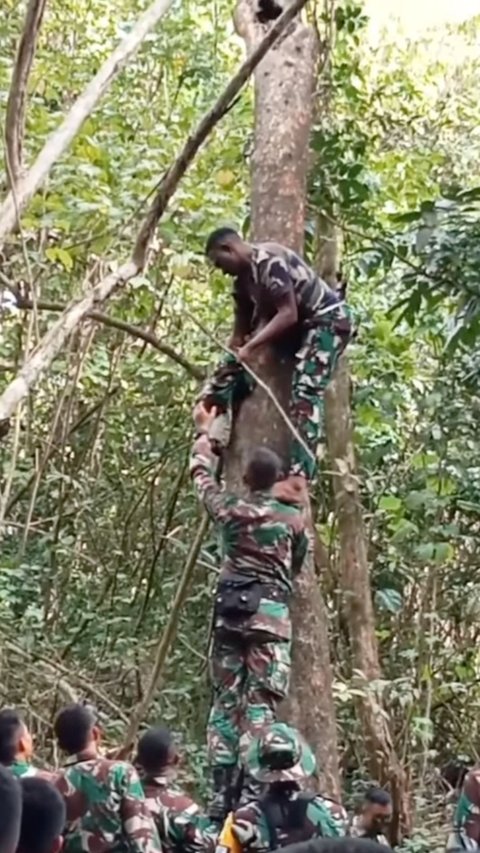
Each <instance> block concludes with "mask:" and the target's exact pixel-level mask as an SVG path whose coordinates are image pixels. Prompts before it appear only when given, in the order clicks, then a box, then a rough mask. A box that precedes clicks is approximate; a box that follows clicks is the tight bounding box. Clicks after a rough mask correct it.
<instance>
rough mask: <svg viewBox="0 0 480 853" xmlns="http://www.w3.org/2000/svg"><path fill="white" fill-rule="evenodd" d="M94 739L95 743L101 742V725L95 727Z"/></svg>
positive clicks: (93, 730)
mask: <svg viewBox="0 0 480 853" xmlns="http://www.w3.org/2000/svg"><path fill="white" fill-rule="evenodd" d="M92 739H93V740H94V741H95V743H100V741H101V739H102V730H101V728H100V726H94V727H93V729H92Z"/></svg>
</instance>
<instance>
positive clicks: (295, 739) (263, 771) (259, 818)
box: [232, 723, 348, 853]
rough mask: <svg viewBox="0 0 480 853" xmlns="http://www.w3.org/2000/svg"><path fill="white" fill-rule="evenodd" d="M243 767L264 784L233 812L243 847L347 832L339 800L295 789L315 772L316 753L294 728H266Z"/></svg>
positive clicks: (259, 847) (262, 848) (268, 847)
mask: <svg viewBox="0 0 480 853" xmlns="http://www.w3.org/2000/svg"><path fill="white" fill-rule="evenodd" d="M247 766H248V769H249V771H250V773H251V775H252V776H253V778H254V779H257V780H258V781H259V782H262V783H266V784H267V785H268V787H267V789H266V791H265V793H264V794H263V795H262V796H261V797H259V798H257V799H255V800H253V801H252V802H250V803H248V804H247V805H245V806H243V807H241V808H239V809H237V810H236V812H235V813H234V816H233V824H232V832H233V834H234V835H235V836H236V837H237V839H238V841H239V842H240V843H241V844H242V848H243V849H244V850H251V851H255V853H258V851H260V853H266V851H268V850H274V849H276V848H278V847H285V846H286V845H287V844H293V843H295V842H297V841H308V839H310V838H314V837H317V836H322V837H325V838H337V837H340V836H343V835H345V834H346V829H347V820H348V819H347V814H346V812H345V810H344V809H343V807H342V806H341V805H340V804H339V803H336V802H334V801H333V800H330V799H327V798H325V797H321V796H319V795H315V794H309V793H307V792H304V791H301V790H300V784H301V783H302V782H304V781H305V780H306V779H308V778H309V777H311V776H313V774H314V772H315V757H314V755H313V753H312V751H311V749H310V747H309V746H308V744H307V743H306V742H305V741H304V740H303V738H302V737H301V735H300V734H299V733H298V732H296V731H295V729H292V728H291V727H290V726H287V725H285V723H276V724H275V725H273V726H271V727H270V729H268V730H267V731H266V732H265V733H264V734H263V735H262V736H261V737H260V738H259V739H258V740H257V741H255V742H254V743H253V744H252V746H251V748H250V750H249V753H248V757H247Z"/></svg>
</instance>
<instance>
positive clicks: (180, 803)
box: [142, 776, 218, 853]
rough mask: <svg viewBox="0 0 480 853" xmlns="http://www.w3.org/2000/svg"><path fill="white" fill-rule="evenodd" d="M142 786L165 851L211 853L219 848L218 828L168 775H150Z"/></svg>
mask: <svg viewBox="0 0 480 853" xmlns="http://www.w3.org/2000/svg"><path fill="white" fill-rule="evenodd" d="M142 785H143V790H144V792H145V800H146V803H147V807H148V810H149V812H150V814H151V815H152V817H153V819H154V821H155V825H156V827H157V830H158V834H159V837H160V843H161V845H162V850H163V853H178V851H182V853H207V851H209V850H211V851H213V850H214V849H215V843H216V839H217V835H218V827H217V825H216V824H212V823H211V821H210V820H209V818H208V817H207V816H206V815H205V814H203V812H202V810H201V809H200V807H199V805H198V804H197V803H196V802H195V801H194V800H192V799H191V797H189V796H188V795H187V794H186V793H185V792H184V791H182V790H181V789H180V788H178V787H176V786H174V785H173V784H172V783H171V782H170V781H169V780H168V779H167V778H166V777H165V776H156V777H147V778H145V779H143V780H142Z"/></svg>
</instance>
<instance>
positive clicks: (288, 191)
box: [227, 0, 340, 795]
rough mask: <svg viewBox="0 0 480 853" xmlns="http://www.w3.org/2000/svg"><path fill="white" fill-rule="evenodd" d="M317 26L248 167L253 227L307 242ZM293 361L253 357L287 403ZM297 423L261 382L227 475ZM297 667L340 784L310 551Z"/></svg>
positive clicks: (268, 79) (308, 713) (309, 728)
mask: <svg viewBox="0 0 480 853" xmlns="http://www.w3.org/2000/svg"><path fill="white" fill-rule="evenodd" d="M235 22H236V27H237V31H238V33H239V34H240V35H241V36H242V38H243V39H244V40H245V43H246V46H247V51H248V52H251V51H252V50H253V49H254V48H255V46H256V44H257V43H258V41H259V40H260V39H261V37H262V34H263V32H264V26H262V25H261V24H259V22H258V20H257V19H256V16H255V3H254V2H253V0H239V2H238V4H237V8H236V13H235ZM317 56H318V51H317V39H316V34H315V31H314V30H313V28H312V27H310V26H307V25H305V24H304V23H302V22H301V21H300V20H299V19H296V20H295V21H294V23H293V24H292V25H291V27H290V29H289V30H288V31H287V34H286V36H285V38H283V39H282V41H281V42H280V43H279V44H277V45H276V46H275V48H274V49H272V50H271V51H270V53H269V54H268V56H267V57H266V58H265V59H264V60H263V61H262V63H261V64H260V65H259V67H258V69H257V71H256V73H255V131H254V151H253V157H252V174H251V237H252V239H253V240H257V241H258V240H274V241H277V242H279V243H283V244H285V245H287V246H290V247H291V248H293V249H295V250H296V251H300V252H301V251H302V248H303V235H304V221H305V200H306V173H307V166H308V150H309V135H310V129H311V122H312V103H313V90H314V81H315V72H316V67H317ZM292 366H293V365H292V364H291V363H289V361H288V359H283V360H281V361H279V360H278V355H277V357H276V358H275V357H273V353H272V352H271V351H268V350H266V351H264V352H263V353H262V354H261V355H259V357H258V361H257V362H256V363H255V364H254V365H253V367H254V369H255V371H256V372H257V373H258V375H259V376H260V378H261V379H263V380H264V381H265V382H266V383H267V384H268V386H269V387H270V388H271V390H272V391H273V392H274V394H275V396H276V397H277V399H278V401H279V402H280V403H281V405H282V406H283V408H284V410H285V411H287V412H288V407H289V397H290V387H291V374H292ZM290 438H291V435H290V432H289V429H288V427H287V425H286V423H285V421H284V420H283V419H282V418H281V416H280V415H279V412H278V410H277V409H276V408H275V406H274V405H273V403H272V400H271V399H270V398H269V397H268V395H267V394H266V393H265V392H264V391H263V390H262V389H261V388H260V387H257V388H256V389H255V391H254V393H253V394H252V395H251V397H250V398H248V399H247V400H246V401H245V402H244V403H243V405H242V408H241V411H240V413H239V416H238V419H237V422H236V424H235V433H234V440H233V445H232V448H231V451H230V453H229V458H228V460H227V479H228V481H229V485H230V487H231V488H233V489H237V490H240V489H241V487H242V484H241V471H242V467H243V462H244V460H245V456H246V454H247V452H248V451H249V449H250V448H251V447H252V445H253V444H267V445H268V446H270V447H273V448H275V449H276V450H277V451H279V452H280V453H281V454H282V455H283V456H285V455H286V453H287V452H288V446H289V442H290ZM293 632H294V644H293V667H292V690H291V694H292V696H291V701H290V702H289V703H288V709H287V710H286V713H288V717H289V719H290V720H291V722H292V723H294V724H296V725H298V727H299V728H300V729H301V730H302V732H303V733H304V735H305V736H306V737H307V739H308V740H309V741H310V743H311V744H312V746H313V747H314V749H315V752H316V754H317V758H318V761H319V765H320V771H321V774H322V777H323V778H322V783H323V785H324V788H325V790H326V791H328V792H329V793H331V794H334V795H338V793H339V788H340V785H339V770H338V755H337V734H336V721H335V709H334V704H333V699H332V670H331V665H330V655H329V640H328V627H327V615H326V609H325V604H324V601H323V598H322V593H321V590H320V587H319V584H318V581H317V578H316V576H315V571H314V561H313V554H310V556H309V558H308V559H307V561H306V564H305V566H304V569H303V571H302V573H301V575H300V577H299V579H298V581H297V583H296V585H295V594H294V603H293Z"/></svg>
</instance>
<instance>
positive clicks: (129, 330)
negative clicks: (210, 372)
mask: <svg viewBox="0 0 480 853" xmlns="http://www.w3.org/2000/svg"><path fill="white" fill-rule="evenodd" d="M35 307H36V309H37V311H53V312H55V313H61V312H62V311H64V310H65V307H66V306H65V305H64V304H63V303H62V302H47V301H45V300H40V301H39V302H37V304H36V306H35ZM17 308H20V309H21V310H27V311H31V310H32V309H33V302H32V300H31V299H23V298H21V297H18V296H17ZM85 319H89V320H95V322H97V323H102V325H103V326H109V327H110V328H111V329H119V330H120V331H121V332H126V334H127V335H131V337H132V338H140V339H141V340H142V341H145V343H147V344H150V346H152V347H153V348H154V349H156V350H158V352H161V353H163V354H164V355H166V356H167V357H168V358H171V359H172V361H175V362H176V363H177V364H179V365H180V367H183V369H184V370H186V371H187V373H189V374H190V376H193V378H194V379H198V381H201V380H202V379H205V373H204V371H203V370H202V369H201V368H200V367H197V366H196V365H195V364H192V363H191V361H188V359H187V358H185V356H184V355H183V354H182V353H180V352H177V350H176V349H174V348H173V347H171V346H170V345H169V344H166V343H164V342H163V341H161V340H160V339H159V338H157V336H156V335H154V334H153V332H150V331H148V330H147V329H142V328H141V326H136V325H135V324H133V323H126V322H125V321H124V320H117V318H116V317H110V315H109V314H104V313H103V312H102V311H89V312H88V314H86V315H85Z"/></svg>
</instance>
